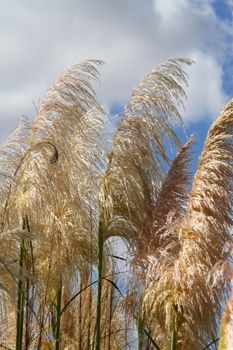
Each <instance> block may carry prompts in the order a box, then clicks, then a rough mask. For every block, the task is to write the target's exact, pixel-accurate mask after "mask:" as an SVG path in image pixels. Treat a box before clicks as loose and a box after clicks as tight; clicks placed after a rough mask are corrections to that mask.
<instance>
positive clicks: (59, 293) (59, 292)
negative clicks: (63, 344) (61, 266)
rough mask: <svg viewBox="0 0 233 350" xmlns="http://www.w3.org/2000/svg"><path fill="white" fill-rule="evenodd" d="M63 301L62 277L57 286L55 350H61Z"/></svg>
mask: <svg viewBox="0 0 233 350" xmlns="http://www.w3.org/2000/svg"><path fill="white" fill-rule="evenodd" d="M61 301H62V279H61V278H60V280H59V282H58V287H57V300H56V328H55V339H56V343H55V350H60V328H61Z"/></svg>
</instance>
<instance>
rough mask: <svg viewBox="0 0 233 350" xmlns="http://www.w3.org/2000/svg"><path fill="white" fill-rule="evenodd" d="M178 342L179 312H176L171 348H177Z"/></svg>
mask: <svg viewBox="0 0 233 350" xmlns="http://www.w3.org/2000/svg"><path fill="white" fill-rule="evenodd" d="M176 342H177V313H176V312H175V314H174V317H173V328H172V334H171V343H170V350H176Z"/></svg>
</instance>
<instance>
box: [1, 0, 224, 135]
mask: <svg viewBox="0 0 233 350" xmlns="http://www.w3.org/2000/svg"><path fill="white" fill-rule="evenodd" d="M229 35H230V28H229V24H227V23H223V22H220V21H219V19H218V18H217V17H216V15H215V13H214V11H213V8H212V6H211V1H209V0H203V1H197V0H195V1H192V0H169V1H167V0H154V1H152V0H147V1H145V0H138V1H135V0H118V1H113V0H98V1H95V0H40V1H31V0H21V1H20V2H18V1H16V0H11V1H9V0H2V3H1V13H0V42H1V65H0V82H1V83H0V102H1V103H0V120H1V122H2V124H3V125H4V127H5V129H6V130H8V129H9V128H10V127H11V128H12V127H13V126H15V125H16V119H17V118H18V116H19V115H20V114H24V113H29V114H33V113H34V107H33V104H32V102H31V101H32V100H35V101H38V100H39V99H40V98H41V97H43V95H44V93H45V91H46V89H47V87H48V86H49V84H50V83H51V82H52V81H53V80H54V79H55V78H56V77H57V76H58V75H59V74H60V73H61V72H62V71H63V69H65V68H66V67H67V66H69V65H71V64H73V63H76V62H78V61H80V60H83V59H87V58H100V59H103V60H104V61H105V62H106V65H105V66H104V68H103V74H102V79H101V80H102V84H101V88H100V89H99V90H98V94H99V96H100V98H101V100H102V101H103V102H104V103H106V104H107V105H108V106H110V105H111V104H113V103H116V102H118V103H124V102H126V100H127V98H128V97H129V96H130V93H131V90H132V89H133V88H134V87H135V85H136V84H137V83H138V82H139V81H140V79H141V78H142V77H143V75H144V74H145V73H146V72H147V71H149V70H150V69H152V68H153V67H154V66H155V65H156V64H158V63H159V62H161V61H164V60H166V59H167V58H170V57H176V56H188V55H192V56H196V60H197V63H196V66H195V68H193V70H191V73H190V74H191V79H192V83H191V85H190V92H189V96H190V101H189V102H188V105H187V113H186V114H185V116H186V118H187V119H188V120H191V118H192V119H193V118H195V119H196V118H199V119H200V118H202V117H204V114H205V113H207V114H211V115H213V116H215V115H217V114H218V112H219V110H220V109H221V106H222V103H223V102H224V101H225V100H226V96H225V93H224V91H223V89H222V76H221V74H222V73H221V72H222V62H223V61H224V59H225V56H226V54H227V52H228V51H227V38H228V37H229ZM205 77H206V79H205ZM207 79H208V80H207ZM191 99H192V100H191ZM6 119H7V120H6Z"/></svg>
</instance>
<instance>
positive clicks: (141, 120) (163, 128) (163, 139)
mask: <svg viewBox="0 0 233 350" xmlns="http://www.w3.org/2000/svg"><path fill="white" fill-rule="evenodd" d="M182 63H185V64H191V61H190V60H188V59H174V60H169V61H168V62H167V63H165V64H161V65H160V66H158V67H157V68H156V69H154V70H152V71H151V72H150V73H149V74H147V75H146V76H145V77H144V79H143V80H142V82H141V83H140V84H139V86H138V87H137V88H136V89H135V90H134V91H133V94H132V97H131V99H130V101H129V102H128V104H127V105H126V106H125V109H124V111H123V113H122V116H121V120H120V123H119V126H118V129H117V130H116V132H115V135H114V137H113V147H112V151H111V153H110V155H109V159H108V166H107V171H106V174H105V177H104V181H103V182H104V185H103V187H104V189H103V193H104V194H103V198H102V203H103V207H104V208H103V210H102V211H103V212H104V214H103V215H104V217H105V218H104V221H105V222H106V223H107V226H108V228H107V231H108V235H112V234H117V235H122V236H123V237H125V238H127V239H129V240H132V239H133V237H134V235H136V236H137V235H138V234H139V233H140V232H141V230H142V229H143V226H144V223H145V221H146V220H147V219H148V217H150V216H151V214H152V207H153V205H154V203H155V200H156V198H157V197H158V194H159V190H160V189H161V179H162V178H163V176H164V169H163V165H164V162H167V161H168V157H167V153H166V146H167V145H169V146H170V147H177V146H178V145H179V141H178V138H177V136H176V134H175V132H174V123H177V122H181V117H180V114H179V112H178V109H177V108H178V107H177V104H182V100H183V98H184V97H185V92H184V90H183V87H182V84H183V83H187V81H186V74H185V73H184V71H183V70H182V68H181V64H182Z"/></svg>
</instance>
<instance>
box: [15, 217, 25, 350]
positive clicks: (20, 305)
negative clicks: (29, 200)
mask: <svg viewBox="0 0 233 350" xmlns="http://www.w3.org/2000/svg"><path fill="white" fill-rule="evenodd" d="M25 229H26V221H25V219H23V230H25ZM24 261H25V247H24V239H22V240H21V243H20V256H19V280H18V301H17V321H16V325H17V326H16V327H17V329H16V350H22V345H23V321H24V320H23V318H24V279H23V267H24Z"/></svg>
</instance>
